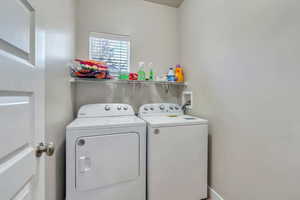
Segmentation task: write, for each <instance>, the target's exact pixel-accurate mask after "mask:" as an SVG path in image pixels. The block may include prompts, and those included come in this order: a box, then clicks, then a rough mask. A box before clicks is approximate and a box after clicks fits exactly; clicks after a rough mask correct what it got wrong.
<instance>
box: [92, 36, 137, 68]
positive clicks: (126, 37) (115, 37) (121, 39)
mask: <svg viewBox="0 0 300 200" xmlns="http://www.w3.org/2000/svg"><path fill="white" fill-rule="evenodd" d="M91 37H96V38H105V39H108V40H120V41H127V42H129V52H128V73H129V72H130V65H131V63H132V60H131V51H132V49H131V46H132V44H131V38H130V36H129V35H118V34H114V33H97V32H90V35H89V52H88V53H89V59H92V58H91V55H90V52H91V42H90V38H91Z"/></svg>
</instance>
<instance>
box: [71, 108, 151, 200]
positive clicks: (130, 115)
mask: <svg viewBox="0 0 300 200" xmlns="http://www.w3.org/2000/svg"><path fill="white" fill-rule="evenodd" d="M66 176H67V177H66V181H67V188H66V199H67V200H99V199H103V200H145V198H146V177H145V176H146V123H145V122H144V121H143V120H141V119H139V118H138V117H136V116H135V115H134V111H133V109H132V107H131V106H129V105H126V104H93V105H86V106H83V107H81V108H80V110H79V113H78V118H77V119H75V121H73V122H72V123H71V124H70V125H68V126H67V136H66Z"/></svg>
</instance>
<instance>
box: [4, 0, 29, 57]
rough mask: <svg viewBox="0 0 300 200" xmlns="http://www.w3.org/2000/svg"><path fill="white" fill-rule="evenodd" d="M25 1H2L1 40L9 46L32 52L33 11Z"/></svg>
mask: <svg viewBox="0 0 300 200" xmlns="http://www.w3.org/2000/svg"><path fill="white" fill-rule="evenodd" d="M24 2H26V1H23V0H2V1H1V7H0V24H1V31H0V38H1V39H2V40H4V41H6V42H7V43H8V44H10V45H12V46H14V47H16V48H18V49H20V50H22V51H24V52H26V53H29V52H30V30H31V20H32V18H31V14H32V13H31V10H30V8H29V7H28V6H27V5H28V4H27V3H24Z"/></svg>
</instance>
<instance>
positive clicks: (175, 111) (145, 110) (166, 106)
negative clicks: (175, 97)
mask: <svg viewBox="0 0 300 200" xmlns="http://www.w3.org/2000/svg"><path fill="white" fill-rule="evenodd" d="M151 115H183V111H182V108H181V106H180V105H178V104H174V103H158V104H145V105H142V106H141V107H140V109H139V116H141V117H143V116H151Z"/></svg>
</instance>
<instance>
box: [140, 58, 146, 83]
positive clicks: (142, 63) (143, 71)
mask: <svg viewBox="0 0 300 200" xmlns="http://www.w3.org/2000/svg"><path fill="white" fill-rule="evenodd" d="M144 68H145V63H144V62H140V63H139V71H138V80H139V81H144V80H146V73H145V70H144Z"/></svg>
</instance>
